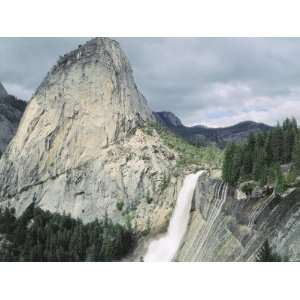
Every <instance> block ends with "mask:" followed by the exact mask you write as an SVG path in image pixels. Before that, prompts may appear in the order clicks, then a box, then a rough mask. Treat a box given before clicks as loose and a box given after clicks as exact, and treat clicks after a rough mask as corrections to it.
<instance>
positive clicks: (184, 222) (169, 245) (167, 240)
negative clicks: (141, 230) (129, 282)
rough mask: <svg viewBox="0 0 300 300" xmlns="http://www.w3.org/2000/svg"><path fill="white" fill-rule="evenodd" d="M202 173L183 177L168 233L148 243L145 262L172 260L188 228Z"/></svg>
mask: <svg viewBox="0 0 300 300" xmlns="http://www.w3.org/2000/svg"><path fill="white" fill-rule="evenodd" d="M203 172H204V171H199V172H198V173H196V174H190V175H188V176H186V177H185V179H184V182H183V186H182V188H181V190H180V192H179V194H178V198H177V202H176V206H175V209H174V212H173V215H172V217H171V220H170V223H169V227H168V231H167V233H166V234H165V235H164V236H163V237H161V238H160V239H157V240H153V241H151V242H150V245H149V247H148V250H147V253H146V255H145V257H144V260H145V261H172V260H173V259H174V257H175V255H176V253H177V250H178V248H179V247H180V244H181V242H182V239H183V237H184V234H185V232H186V229H187V226H188V222H189V218H190V211H191V206H192V199H193V195H194V190H195V187H196V184H197V180H198V178H199V176H200V175H201V174H202V173H203Z"/></svg>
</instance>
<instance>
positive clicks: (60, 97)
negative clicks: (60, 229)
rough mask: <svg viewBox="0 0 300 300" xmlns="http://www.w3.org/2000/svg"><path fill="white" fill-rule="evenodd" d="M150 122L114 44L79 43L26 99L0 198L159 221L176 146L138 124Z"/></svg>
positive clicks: (142, 224)
mask: <svg viewBox="0 0 300 300" xmlns="http://www.w3.org/2000/svg"><path fill="white" fill-rule="evenodd" d="M153 120H154V116H153V114H152V112H151V111H150V109H149V108H148V106H147V103H146V100H145V98H144V97H143V95H142V94H141V93H140V92H139V91H138V89H137V87H136V85H135V82H134V79H133V75H132V69H131V67H130V65H129V62H128V60H127V58H126V56H125V54H124V53H123V51H122V50H121V48H120V46H119V44H118V43H117V42H115V41H113V40H111V39H108V38H96V39H93V40H91V41H89V42H87V43H86V44H85V45H83V46H80V47H79V48H78V49H76V50H74V51H72V52H70V53H68V54H66V55H64V56H63V57H61V58H60V59H59V61H58V63H57V64H56V65H55V66H54V67H53V68H52V69H51V71H50V72H49V73H48V75H47V77H46V78H45V80H44V81H43V82H42V84H41V85H40V87H39V88H38V90H37V91H36V93H35V94H34V96H33V98H32V99H31V101H30V103H29V105H28V107H27V109H26V112H25V114H24V116H23V118H22V121H21V124H20V126H19V129H18V131H17V134H16V136H15V138H14V139H13V141H12V143H11V144H10V145H9V147H8V149H7V151H6V152H5V153H4V155H3V157H2V159H1V161H0V174H1V176H0V191H1V200H2V205H10V206H14V207H15V208H16V211H17V213H21V212H22V211H23V210H24V209H25V208H26V207H27V206H28V205H29V204H30V203H32V202H35V203H36V204H37V205H39V206H40V207H41V208H43V209H48V210H50V211H55V212H60V213H63V212H65V213H70V214H71V215H72V216H74V217H80V218H82V219H83V220H84V221H90V220H93V219H95V218H96V217H99V218H101V217H103V215H104V214H105V212H107V213H108V215H109V216H110V217H112V218H113V219H114V220H116V221H124V222H125V221H126V220H128V219H130V220H132V222H134V223H135V224H136V226H138V228H139V229H140V230H144V229H145V228H146V226H151V224H154V225H153V226H152V227H155V228H157V229H158V228H159V227H160V226H164V224H165V222H166V219H167V217H168V215H169V213H170V210H171V208H172V205H173V201H174V199H176V197H175V198H174V197H173V196H174V194H176V189H177V179H176V178H174V177H172V176H171V174H170V173H171V170H172V166H173V165H174V164H175V161H174V155H175V154H174V153H173V152H172V151H171V150H169V149H168V148H167V147H165V146H164V145H162V144H161V142H160V140H159V137H158V136H156V135H153V136H149V135H147V134H145V133H144V132H143V131H142V130H141V129H139V127H140V125H142V124H143V123H144V122H148V121H149V122H152V121H153ZM165 181H168V182H172V185H170V186H168V187H166V185H165V184H163V183H164V182H165Z"/></svg>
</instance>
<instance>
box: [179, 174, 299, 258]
mask: <svg viewBox="0 0 300 300" xmlns="http://www.w3.org/2000/svg"><path fill="white" fill-rule="evenodd" d="M193 201H194V203H193V211H192V213H191V220H190V225H189V228H188V231H187V233H186V235H185V239H184V243H183V244H182V247H181V249H180V251H179V252H178V254H177V258H176V259H177V260H179V261H255V259H256V255H257V253H258V251H259V250H260V249H261V247H262V245H263V243H264V242H265V241H266V240H268V241H269V243H270V245H271V247H272V248H273V250H274V251H275V252H276V253H278V254H279V255H280V256H281V257H283V258H288V259H289V260H290V261H299V260H300V239H299V232H300V190H299V189H298V188H293V189H290V190H288V191H287V192H286V193H285V194H284V195H281V196H275V195H274V194H270V195H265V196H264V197H262V198H258V199H249V198H247V197H245V195H243V194H242V193H241V192H239V191H237V190H234V189H232V188H230V187H229V186H228V185H226V184H225V183H223V182H222V181H220V180H219V179H213V178H210V177H208V176H206V177H205V176H204V177H203V176H202V177H201V178H200V179H199V182H198V185H197V188H196V190H195V194H194V200H193Z"/></svg>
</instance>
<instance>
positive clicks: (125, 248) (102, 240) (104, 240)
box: [0, 204, 134, 262]
mask: <svg viewBox="0 0 300 300" xmlns="http://www.w3.org/2000/svg"><path fill="white" fill-rule="evenodd" d="M0 235H1V237H0V239H1V241H0V261H32V262H35V261H37V262H47V261H49V262H50V261H51V262H57V261H60V262H71V261H117V260H120V259H121V258H122V257H124V256H125V255H126V254H127V253H128V252H129V251H130V250H131V248H132V247H133V243H134V234H133V232H132V230H131V228H130V225H128V226H121V225H120V224H114V223H113V222H112V221H111V220H110V219H109V218H108V217H107V216H105V217H104V219H103V220H101V221H99V220H95V221H94V222H91V223H88V224H83V223H82V221H81V220H79V219H74V218H72V217H70V216H69V215H60V214H58V213H50V212H49V211H43V210H42V209H40V208H37V207H34V205H33V204H32V205H31V206H30V207H28V209H27V210H26V211H25V212H24V213H23V214H22V215H21V216H20V217H19V218H16V216H15V211H14V209H8V208H6V209H2V210H0Z"/></svg>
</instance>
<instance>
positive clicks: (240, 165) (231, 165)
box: [223, 118, 300, 191]
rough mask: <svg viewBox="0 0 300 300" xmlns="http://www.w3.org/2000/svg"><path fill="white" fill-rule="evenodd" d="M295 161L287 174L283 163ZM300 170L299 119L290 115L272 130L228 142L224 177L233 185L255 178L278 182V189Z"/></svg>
mask: <svg viewBox="0 0 300 300" xmlns="http://www.w3.org/2000/svg"><path fill="white" fill-rule="evenodd" d="M289 163H292V164H291V166H289V167H288V168H287V169H288V172H287V174H285V175H284V174H283V172H282V168H281V167H280V166H281V165H285V164H289ZM298 174H300V134H299V129H298V126H297V121H296V120H295V119H294V118H292V119H286V120H285V121H284V122H283V123H282V124H277V126H276V127H275V128H273V129H272V130H270V131H268V132H264V133H257V134H251V135H250V136H249V137H248V139H247V140H246V141H245V142H242V143H239V144H235V143H231V144H229V145H227V147H226V149H225V155H224V162H223V179H224V181H226V182H228V183H230V184H231V185H236V184H238V183H240V182H242V181H247V180H255V181H257V182H259V183H260V185H265V184H267V183H276V188H277V190H278V191H282V190H284V188H285V185H288V184H289V182H292V181H294V180H295V177H296V176H297V175H298Z"/></svg>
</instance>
